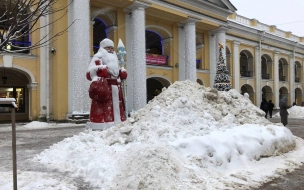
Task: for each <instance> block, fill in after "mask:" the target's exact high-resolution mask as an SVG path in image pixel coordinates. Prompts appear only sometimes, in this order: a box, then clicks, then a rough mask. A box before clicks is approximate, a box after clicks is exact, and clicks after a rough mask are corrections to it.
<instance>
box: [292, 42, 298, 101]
mask: <svg viewBox="0 0 304 190" xmlns="http://www.w3.org/2000/svg"><path fill="white" fill-rule="evenodd" d="M295 43H296V44H295V46H294V48H293V52H292V56H293V63H292V67H291V68H292V71H291V72H290V73H293V75H294V76H293V78H291V79H290V80H292V81H293V82H292V86H291V90H292V91H291V92H293V97H291V99H292V101H291V104H292V103H293V102H295V101H296V98H295V97H296V94H295V91H294V89H295V77H296V76H295V73H294V72H295V70H294V67H295V62H296V49H297V46H298V42H295ZM291 77H292V76H291Z"/></svg>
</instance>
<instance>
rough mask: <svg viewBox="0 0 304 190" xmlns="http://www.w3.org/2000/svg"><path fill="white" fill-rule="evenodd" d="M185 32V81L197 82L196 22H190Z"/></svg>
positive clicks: (187, 23) (185, 27)
mask: <svg viewBox="0 0 304 190" xmlns="http://www.w3.org/2000/svg"><path fill="white" fill-rule="evenodd" d="M184 30H185V79H186V80H191V81H193V82H196V78H197V77H196V42H195V36H196V33H195V22H194V21H192V20H189V21H187V22H186V23H185V25H184Z"/></svg>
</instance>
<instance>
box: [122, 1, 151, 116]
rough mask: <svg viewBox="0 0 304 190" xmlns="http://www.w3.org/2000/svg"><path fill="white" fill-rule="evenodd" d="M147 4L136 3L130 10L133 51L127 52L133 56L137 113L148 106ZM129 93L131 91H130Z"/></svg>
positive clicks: (133, 103) (131, 64) (134, 96)
mask: <svg viewBox="0 0 304 190" xmlns="http://www.w3.org/2000/svg"><path fill="white" fill-rule="evenodd" d="M147 6H148V4H146V3H142V2H135V3H134V4H132V5H131V6H129V7H128V8H129V9H130V10H131V13H130V14H131V16H130V25H131V27H130V37H131V44H130V45H131V49H129V50H127V51H128V53H129V54H131V59H132V63H129V62H128V64H130V66H131V67H129V66H128V71H130V69H131V70H132V71H131V73H132V74H131V75H129V76H130V77H131V78H132V79H131V80H132V87H133V89H132V110H134V111H137V110H139V109H141V108H143V107H144V106H145V105H146V104H147V85H146V43H145V41H146V37H145V35H146V33H145V29H146V28H145V8H146V7H147ZM128 91H129V89H128Z"/></svg>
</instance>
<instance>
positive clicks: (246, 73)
mask: <svg viewBox="0 0 304 190" xmlns="http://www.w3.org/2000/svg"><path fill="white" fill-rule="evenodd" d="M241 77H253V72H252V71H241Z"/></svg>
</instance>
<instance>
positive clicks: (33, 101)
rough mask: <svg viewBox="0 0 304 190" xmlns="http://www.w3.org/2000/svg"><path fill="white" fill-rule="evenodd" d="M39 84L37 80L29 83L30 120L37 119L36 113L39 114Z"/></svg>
mask: <svg viewBox="0 0 304 190" xmlns="http://www.w3.org/2000/svg"><path fill="white" fill-rule="evenodd" d="M37 86H38V84H37V83H36V82H34V83H30V84H28V85H27V88H28V91H29V93H28V94H29V98H28V101H29V119H30V120H36V119H37V118H36V117H35V115H37V108H36V107H37V103H38V102H37V100H38V99H37Z"/></svg>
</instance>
